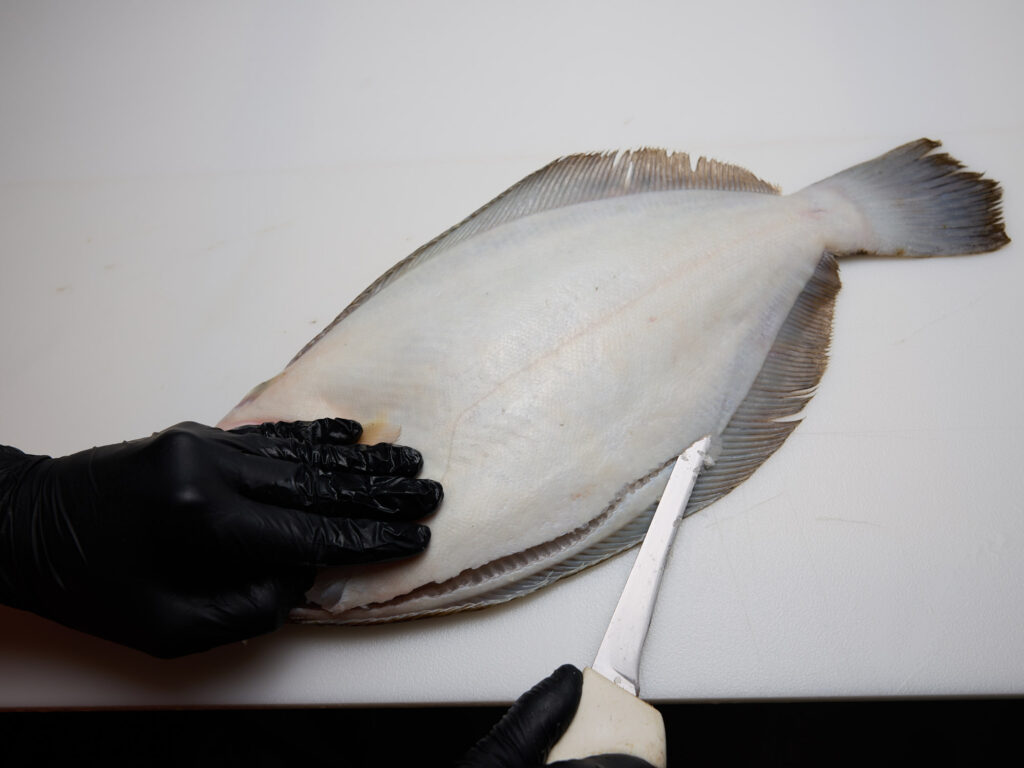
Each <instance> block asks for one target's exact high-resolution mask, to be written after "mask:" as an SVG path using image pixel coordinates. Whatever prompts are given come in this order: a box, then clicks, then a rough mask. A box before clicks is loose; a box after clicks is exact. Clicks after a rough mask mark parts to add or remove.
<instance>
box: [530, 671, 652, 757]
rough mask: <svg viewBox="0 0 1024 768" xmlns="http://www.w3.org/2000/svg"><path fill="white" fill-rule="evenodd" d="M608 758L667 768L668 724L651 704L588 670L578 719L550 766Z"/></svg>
mask: <svg viewBox="0 0 1024 768" xmlns="http://www.w3.org/2000/svg"><path fill="white" fill-rule="evenodd" d="M605 754H620V755H622V754H625V755H635V756H636V757H640V758H643V759H644V760H646V761H647V762H648V763H650V764H651V765H653V766H655V768H665V766H666V765H667V760H666V756H665V723H664V721H662V719H661V713H660V712H658V710H656V709H655V708H654V707H652V706H651V705H650V704H648V703H646V702H645V701H642V700H640V699H639V698H637V697H636V696H633V695H632V694H629V693H627V692H626V691H624V690H622V689H621V688H619V686H617V685H615V683H613V682H611V681H610V680H608V679H607V678H604V677H602V676H601V675H599V674H598V673H597V672H595V671H594V670H592V669H591V668H590V667H587V668H586V669H584V670H583V694H582V695H581V697H580V705H579V708H578V709H577V710H576V716H575V717H573V719H572V722H571V723H570V724H569V728H568V729H567V730H566V732H565V733H564V734H562V738H561V739H559V741H558V743H557V744H555V746H554V747H552V748H551V752H550V753H549V754H548V762H549V763H553V762H555V761H556V760H575V759H579V758H583V757H590V756H591V755H605Z"/></svg>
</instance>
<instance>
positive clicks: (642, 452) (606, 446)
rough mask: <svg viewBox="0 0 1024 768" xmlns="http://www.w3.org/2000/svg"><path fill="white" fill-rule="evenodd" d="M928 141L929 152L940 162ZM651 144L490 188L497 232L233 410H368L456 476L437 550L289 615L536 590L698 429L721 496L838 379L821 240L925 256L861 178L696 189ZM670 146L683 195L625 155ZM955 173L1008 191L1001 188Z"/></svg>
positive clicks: (650, 489)
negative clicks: (875, 202) (708, 437)
mask: <svg viewBox="0 0 1024 768" xmlns="http://www.w3.org/2000/svg"><path fill="white" fill-rule="evenodd" d="M918 144H920V142H919V143H918ZM910 146H914V145H908V147H910ZM932 146H933V145H928V146H926V147H919V149H920V151H918V152H917V155H918V156H921V157H923V159H918V160H916V161H915V162H917V163H919V164H921V165H927V164H928V163H929V161H933V162H931V163H930V165H931V166H936V167H938V166H940V165H941V163H940V162H934V161H935V160H936V158H940V159H941V158H944V157H945V156H936V155H927V154H926V153H927V152H928V151H930V149H931V148H932ZM902 149H904V151H906V148H902ZM898 151H900V150H897V151H896V152H898ZM644 152H645V153H646V154H644V155H641V153H636V154H635V156H634V155H629V154H623V155H616V156H585V158H589V165H588V164H587V163H585V162H584V161H583V160H581V161H580V162H581V163H583V164H584V165H586V166H587V167H588V168H589V167H596V166H599V165H601V164H602V163H603V166H605V167H607V168H606V170H605V171H602V173H606V175H607V176H608V178H607V179H605V178H604V177H602V178H601V179H600V180H599V181H598V182H594V181H593V179H590V178H588V179H586V180H585V183H584V182H578V181H577V180H578V179H579V178H580V173H581V171H579V170H575V171H573V170H572V169H568V170H562V171H560V172H559V173H560V174H561V175H558V174H556V173H555V171H558V169H557V168H555V171H552V170H551V168H553V167H555V166H550V167H549V169H545V170H546V172H547V173H548V176H549V179H548V183H549V187H550V188H552V189H555V188H556V187H555V186H554V185H553V183H554V182H559V183H561V184H562V188H563V190H564V189H565V188H566V187H569V192H568V193H565V192H562V193H561V197H558V199H557V200H556V201H555V202H556V204H554V205H552V206H548V205H547V204H545V203H544V202H543V201H541V202H539V203H538V202H537V199H536V196H537V195H538V194H541V193H542V192H543V190H537V189H530V188H528V187H529V185H527V184H526V182H524V183H523V185H519V186H518V187H516V188H513V190H512V192H517V191H518V194H519V197H522V198H523V199H524V200H526V202H525V203H524V202H522V201H521V200H517V199H516V194H511V195H508V196H506V199H504V200H503V199H502V198H499V199H498V200H497V201H495V202H494V203H492V204H491V206H489V207H487V208H485V209H482V210H483V211H484V217H486V216H487V215H490V216H491V217H492V219H493V220H492V221H491V222H489V223H484V224H482V223H481V221H482V218H481V216H480V215H478V216H477V217H476V218H475V219H474V218H471V219H469V220H467V222H468V223H464V224H463V225H462V227H463V228H464V229H465V231H463V232H460V231H459V229H455V230H453V231H451V232H449V233H448V234H447V235H446V236H445V237H442V238H441V239H439V240H438V241H435V242H434V243H432V244H430V245H428V246H427V247H426V248H425V249H421V251H423V252H417V254H414V256H413V257H412V258H410V260H407V263H405V264H404V265H403V266H402V267H401V268H400V269H397V270H396V271H394V273H392V274H390V275H389V276H387V277H386V278H385V279H384V280H383V281H381V282H380V283H379V284H377V285H376V286H374V287H373V288H372V289H371V290H370V291H369V292H368V293H367V294H366V295H365V296H364V297H361V299H359V300H357V302H356V304H355V305H354V306H353V307H352V308H350V309H349V310H347V311H346V313H343V315H342V317H341V318H340V322H336V323H334V324H332V326H331V327H330V328H329V330H328V331H327V332H326V333H324V334H322V335H321V336H320V337H318V339H317V340H315V343H313V344H312V345H311V346H309V347H308V348H307V349H306V350H304V351H303V352H302V353H301V354H300V355H299V356H298V357H297V358H296V359H295V360H294V361H293V362H292V363H291V364H290V365H289V366H288V367H287V368H286V369H285V370H284V371H283V372H282V373H281V374H280V375H278V376H277V377H276V378H274V379H272V380H271V381H270V382H268V383H266V384H265V385H261V387H260V388H258V389H257V390H255V391H254V393H253V394H252V395H250V396H249V397H248V398H247V399H246V400H244V401H243V402H242V403H241V404H240V405H239V406H238V407H237V408H236V409H235V410H234V411H232V412H231V414H229V415H228V416H227V417H226V418H225V420H224V421H223V422H222V423H221V426H223V427H232V426H237V425H240V424H245V423H254V422H261V421H290V420H310V419H315V418H320V417H324V416H339V417H346V418H351V419H355V420H357V421H359V422H361V423H362V424H363V425H364V429H365V434H364V438H363V439H364V441H366V442H376V441H378V440H387V441H394V442H400V443H402V444H406V445H411V446H414V447H416V448H418V449H419V450H420V451H421V452H422V453H423V456H424V467H423V476H425V477H430V478H433V479H436V480H439V481H440V482H441V483H442V485H443V486H444V488H445V501H444V503H443V505H442V507H441V509H440V510H439V511H438V512H437V513H436V514H435V515H434V516H433V517H432V518H430V519H429V520H428V521H426V522H428V524H429V525H430V527H431V531H432V536H431V543H430V546H429V549H428V550H427V552H426V553H425V554H424V555H422V556H419V557H416V558H413V559H411V560H405V561H399V562H394V563H388V564H382V565H375V566H360V567H351V568H339V569H327V570H325V571H324V572H323V573H322V574H321V576H320V578H319V579H318V581H317V584H316V586H315V587H314V589H313V590H312V591H311V592H310V594H309V595H308V598H309V600H310V606H308V607H307V608H304V609H299V610H298V611H297V612H296V614H295V617H296V618H298V619H300V620H318V621H331V622H333V621H338V622H351V621H356V622H359V621H387V620H395V619H401V618H410V617H415V616H420V615H430V614H433V613H447V612H451V611H455V610H461V609H464V608H473V607H479V606H481V605H486V604H489V603H493V602H501V601H503V600H506V599H509V598H511V597H514V596H516V595H518V594H523V593H526V592H529V591H532V590H533V589H535V588H537V587H539V586H542V585H543V584H545V583H548V582H549V581H552V580H554V579H556V578H558V577H560V576H562V575H565V574H566V573H569V572H572V571H574V570H577V569H578V568H580V567H583V566H585V565H588V564H590V563H591V562H596V561H597V560H600V559H602V558H603V557H606V556H608V555H610V554H613V553H614V552H616V551H619V550H621V549H622V548H624V547H626V546H629V545H631V544H633V543H635V542H636V541H637V540H638V539H639V538H640V537H641V536H642V533H643V529H644V525H645V521H646V518H645V514H646V513H648V511H649V510H650V509H651V508H652V506H653V505H654V504H656V502H657V500H658V497H659V495H660V493H661V491H662V489H663V487H664V483H665V481H666V479H667V475H668V472H669V469H670V467H671V463H672V462H673V460H674V459H675V457H676V456H677V455H678V453H679V452H680V451H681V450H682V449H683V448H685V447H686V446H687V445H688V444H689V443H691V442H692V441H693V440H695V439H696V438H698V437H700V436H701V435H703V434H706V433H711V434H712V435H714V436H715V438H716V444H715V447H714V449H713V451H712V455H713V456H717V457H718V459H719V461H720V462H724V464H722V465H721V466H722V467H723V469H721V471H720V472H719V475H721V476H722V477H720V478H718V479H716V477H715V475H714V473H713V472H712V471H709V473H708V474H709V478H708V479H707V483H709V484H714V483H718V485H720V486H721V487H718V486H715V487H711V486H710V485H709V486H708V489H707V490H706V491H705V493H704V496H703V497H701V496H700V494H697V497H698V503H697V504H695V505H694V508H697V507H698V506H703V505H704V504H706V503H709V502H710V501H713V500H714V498H717V497H718V496H720V495H722V493H725V492H727V491H728V490H729V489H730V488H731V487H734V485H735V484H736V483H737V482H740V481H742V479H743V478H745V477H746V476H748V475H749V474H750V472H752V471H753V469H754V468H756V466H757V465H758V464H759V463H760V462H761V461H763V460H764V458H766V457H767V456H768V455H770V453H771V452H772V451H774V450H775V448H777V447H778V444H781V442H782V441H783V440H784V439H785V435H787V434H788V433H789V430H790V429H791V428H792V425H791V424H785V422H786V421H788V420H789V418H788V417H790V416H791V415H792V414H795V413H796V412H797V411H798V410H799V408H800V407H801V406H802V405H803V403H804V402H806V399H807V398H808V397H809V396H810V394H811V393H812V392H813V387H814V386H815V385H816V384H817V380H818V378H819V377H820V375H821V371H822V370H823V369H824V365H825V350H826V348H827V340H828V330H829V327H830V320H831V311H832V300H833V299H834V295H835V291H836V290H838V281H837V280H836V279H835V261H834V260H833V259H832V258H831V256H829V255H827V254H830V253H834V254H844V253H852V252H861V251H867V252H878V253H894V252H896V251H898V250H901V249H905V250H906V252H908V253H911V254H913V255H918V253H919V252H920V247H919V245H920V244H915V243H902V242H900V241H899V240H900V237H901V236H904V235H906V239H908V240H913V237H912V236H910V234H908V232H907V231H904V230H913V227H911V226H905V225H904V224H903V223H902V222H901V221H900V216H901V215H902V214H901V213H900V212H899V211H898V210H897V211H894V209H893V206H892V205H891V201H890V204H889V205H881V204H880V205H879V207H877V210H876V208H873V207H872V205H871V204H867V205H866V204H865V203H864V202H863V200H862V198H863V197H864V195H865V188H866V182H862V181H861V180H860V175H858V174H851V173H849V172H848V173H847V174H846V177H845V178H844V175H843V174H840V175H838V176H836V177H834V178H833V180H826V182H822V183H820V184H818V185H815V186H812V187H809V188H807V189H806V190H803V191H802V192H800V193H797V194H795V195H791V196H785V197H783V196H779V195H777V194H772V193H771V190H770V188H769V187H768V185H765V184H763V182H759V181H757V180H756V179H754V178H753V177H752V176H750V175H749V174H746V175H745V176H744V175H743V174H744V173H745V172H742V171H740V170H739V169H733V168H732V167H731V166H718V167H717V168H716V169H711V170H710V171H709V170H707V169H706V166H705V172H704V173H703V174H702V173H701V169H700V167H699V168H698V169H697V171H696V172H692V171H690V172H689V173H690V177H689V180H687V179H684V178H683V177H684V176H685V175H686V172H687V171H689V160H688V159H685V156H679V155H676V156H667V155H664V154H657V153H653V152H652V151H644ZM891 154H893V153H891ZM658 157H661V158H667V159H665V160H663V163H665V164H669V165H671V164H672V163H674V164H675V165H676V166H678V167H679V168H681V167H682V166H681V165H680V163H681V162H683V160H684V159H685V166H686V169H684V170H681V171H678V173H677V176H678V178H677V179H676V181H675V184H674V186H676V187H681V188H667V189H666V188H662V189H658V188H657V187H658V186H659V185H661V186H664V183H663V182H661V181H658V182H652V181H650V180H649V179H648V180H647V181H646V182H645V181H644V179H647V178H648V177H651V178H655V177H656V176H657V172H656V171H651V172H649V171H646V170H644V169H641V170H640V171H637V170H636V169H634V168H631V166H632V165H633V164H634V162H636V163H639V162H640V161H641V160H642V159H644V158H647V159H650V158H654V160H653V161H652V162H651V167H653V168H655V169H657V168H659V167H661V166H659V163H658V160H657V158H658ZM883 159H884V157H883ZM569 160H572V159H571V158H570V159H569ZM562 162H563V163H564V162H566V161H562ZM875 162H880V161H875ZM556 165H557V164H556ZM947 165H948V164H947ZM942 167H943V168H945V167H946V166H942ZM609 168H610V170H607V169H609ZM721 169H725V170H726V171H727V172H730V173H731V172H735V174H739V175H738V176H736V177H735V178H739V180H740V183H737V182H736V180H735V178H734V176H735V174H734V176H728V174H727V176H728V178H726V180H725V181H722V180H721V179H720V178H719V177H716V176H715V173H717V172H719V171H721ZM584 170H585V169H584ZM677 170H678V169H677ZM946 170H947V176H948V175H949V174H951V173H952V171H950V170H948V168H947V169H946ZM953 170H955V166H954V167H953ZM541 173H543V172H541ZM896 173H897V175H899V171H897V172H896ZM902 173H903V175H904V176H906V175H907V172H906V171H903V172H902ZM552 174H554V175H552ZM645 174H646V175H645ZM861 175H863V174H861ZM933 175H934V174H933ZM958 176H963V177H966V176H971V177H972V178H971V182H972V183H973V184H974V185H975V186H979V187H980V186H984V187H985V189H986V190H988V192H989V193H990V196H991V195H992V194H994V195H995V196H996V199H995V202H992V201H991V200H989V201H988V203H987V209H989V210H990V211H991V209H992V208H993V206H995V205H997V203H998V190H997V189H995V192H992V189H993V188H994V185H992V183H991V182H987V181H978V180H977V178H976V176H975V175H973V174H965V173H960V174H955V175H954V176H953V177H954V178H955V177H958ZM531 178H533V177H531ZM694 178H696V179H697V182H700V183H704V184H705V185H706V186H711V187H715V186H717V187H720V188H711V189H706V188H694V187H695V186H696V182H694ZM709 178H710V179H712V181H711V182H708V181H707V180H708V179H709ZM716 178H719V180H718V181H717V182H716V181H715V179H716ZM527 181H529V180H527ZM574 183H578V185H579V187H581V188H582V189H581V191H579V192H578V193H577V192H574V191H573V190H572V188H571V185H572V184H574ZM645 184H646V186H645ZM524 185H526V187H527V188H523V186H524ZM588 185H589V186H588ZM616 185H618V186H616ZM535 186H537V185H536V184H535ZM669 186H672V182H671V181H670V182H669ZM737 186H738V187H741V188H743V189H756V190H758V191H736V189H735V188H736V187H737ZM549 187H544V189H548V188H549ZM528 195H533V196H532V197H527V196H528ZM948 204H949V203H948V202H946V203H944V205H946V206H948ZM514 205H519V206H520V208H521V209H522V210H524V211H525V215H520V214H519V212H518V211H515V210H513V211H510V210H508V208H509V206H514ZM502 206H504V207H505V208H504V209H503V208H502ZM989 218H990V219H991V218H992V217H991V216H990V217H989ZM996 223H997V224H998V222H996ZM989 224H991V222H989ZM914 226H917V225H914ZM990 228H991V226H990ZM915 231H916V230H915ZM453 233H454V236H453ZM999 233H1000V234H1001V226H1000V227H999ZM988 238H989V240H991V241H992V242H990V243H989V244H988V247H986V248H984V249H985V250H988V249H991V248H992V247H998V244H1001V242H1002V241H999V243H996V242H995V240H997V239H998V238H996V236H995V235H993V234H991V233H989V235H988ZM1003 241H1005V236H1003ZM927 245H928V243H925V246H927ZM950 247H953V246H950ZM956 247H957V248H962V247H963V246H962V244H956ZM915 249H916V250H915ZM980 249H981V248H975V249H974V250H980ZM930 250H931V251H932V252H949V251H948V250H947V251H938V249H937V248H935V247H932V248H930ZM925 252H927V251H925ZM812 284H813V285H814V286H815V287H814V288H813V290H811V294H813V295H810V296H809V295H808V291H809V286H811V285H812ZM801 302H803V303H801ZM794 307H798V310H799V311H797V310H794ZM798 314H799V315H801V316H800V317H796V315H798ZM803 315H806V317H803ZM780 334H783V335H784V336H785V337H786V338H785V339H784V340H783V341H782V342H780ZM797 335H799V339H798V340H797V341H792V338H796V336H797ZM791 337H792V338H791ZM801 345H803V346H801ZM783 347H785V348H783ZM794 347H800V350H798V352H797V353H792V352H791V348H794ZM794 354H795V355H796V357H793V355H794ZM787 356H789V357H787ZM790 358H793V359H790ZM766 360H767V361H769V363H770V364H771V365H769V367H772V366H775V364H776V363H777V364H778V366H777V367H779V368H780V370H779V371H777V372H776V371H774V370H768V369H766ZM773 361H774V362H773ZM805 368H806V369H807V370H804V369H805ZM796 369H799V370H796ZM759 377H760V378H759ZM755 382H758V384H757V386H756V387H755V386H754V385H755ZM752 387H753V389H754V390H756V392H752ZM774 390H780V391H778V392H774ZM762 401H764V402H762ZM737 414H740V415H739V416H737ZM779 417H783V418H779ZM731 422H732V427H730V423H731ZM738 422H743V423H738ZM746 422H750V425H749V426H748V425H746ZM754 422H757V423H754ZM780 423H781V425H780ZM723 436H724V437H723ZM730 462H732V463H731V464H730Z"/></svg>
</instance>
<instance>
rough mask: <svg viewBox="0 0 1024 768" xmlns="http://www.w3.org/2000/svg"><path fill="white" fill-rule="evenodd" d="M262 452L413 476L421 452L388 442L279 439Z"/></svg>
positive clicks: (326, 465)
mask: <svg viewBox="0 0 1024 768" xmlns="http://www.w3.org/2000/svg"><path fill="white" fill-rule="evenodd" d="M262 453H263V455H264V456H271V457H274V458H279V459H288V460H291V461H296V462H301V463H303V464H309V465H310V466H314V467H323V468H324V469H339V470H345V471H348V472H359V473H362V474H370V475H401V476H404V477H413V476H415V475H418V474H419V472H420V470H421V469H423V456H422V454H420V452H419V451H417V450H416V449H415V448H410V447H408V446H405V445H392V444H391V443H377V444H376V445H363V444H361V443H360V444H356V445H311V444H309V443H302V442H299V441H297V440H296V441H289V442H281V443H278V444H276V445H274V446H268V447H267V448H266V449H264V450H263V452H262Z"/></svg>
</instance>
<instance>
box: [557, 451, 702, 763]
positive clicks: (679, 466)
mask: <svg viewBox="0 0 1024 768" xmlns="http://www.w3.org/2000/svg"><path fill="white" fill-rule="evenodd" d="M710 443H711V437H710V436H705V437H702V438H701V439H700V440H698V441H697V442H695V443H694V444H693V445H691V446H690V447H689V448H687V449H686V450H685V451H684V452H683V454H682V455H681V456H680V457H679V458H678V459H676V463H675V466H674V467H673V468H672V474H671V475H670V476H669V479H668V485H667V486H666V487H665V492H664V493H663V494H662V496H661V501H659V502H658V508H657V509H656V510H655V512H654V517H653V518H651V525H650V527H649V528H648V529H647V535H646V536H645V537H644V542H643V544H642V545H641V546H640V553H639V554H638V555H637V556H636V561H635V562H634V563H633V570H631V571H630V572H629V578H628V579H626V586H625V587H624V588H623V590H622V595H621V596H620V597H619V602H618V605H616V606H615V611H614V613H612V618H611V621H610V622H609V624H608V630H607V631H606V632H605V635H604V639H603V640H602V641H601V646H600V648H598V651H597V656H596V657H595V658H594V664H593V665H592V666H590V667H587V668H586V669H584V670H583V693H582V695H581V697H580V704H579V707H578V708H577V710H576V714H575V716H574V717H573V720H572V722H571V723H570V724H569V728H568V729H567V730H566V732H565V733H564V734H563V735H562V738H561V739H559V741H558V742H557V743H556V744H555V746H554V747H552V748H551V752H550V753H549V754H548V762H549V763H553V762H555V761H556V760H571V759H578V758H584V757H589V756H591V755H602V754H609V753H618V754H628V755H636V756H637V757H641V758H643V759H644V760H646V761H647V762H649V763H651V765H654V766H656V767H657V768H664V766H665V765H666V759H667V758H666V753H665V724H664V722H663V721H662V719H661V714H660V713H659V712H658V710H656V709H655V708H654V707H652V706H651V705H650V704H647V703H646V702H644V701H642V700H641V699H640V698H638V694H639V688H640V652H641V651H642V650H643V645H644V640H645V639H646V638H647V629H648V627H650V625H651V616H652V614H653V612H654V601H655V600H656V599H657V597H658V586H659V585H660V584H661V576H662V574H663V573H664V571H665V563H666V561H667V560H668V552H669V549H670V548H671V547H672V540H673V539H674V538H675V533H676V528H678V526H679V522H680V521H681V520H682V517H683V510H685V509H686V503H687V501H689V499H690V493H691V492H692V491H693V485H694V483H696V482H697V475H698V474H700V470H701V468H702V467H703V465H704V458H705V456H707V452H708V447H709V445H710Z"/></svg>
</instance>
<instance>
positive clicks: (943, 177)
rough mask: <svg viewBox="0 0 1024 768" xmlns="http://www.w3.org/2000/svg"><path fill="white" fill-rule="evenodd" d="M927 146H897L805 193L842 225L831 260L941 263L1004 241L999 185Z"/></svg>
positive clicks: (933, 143) (831, 246)
mask: <svg viewBox="0 0 1024 768" xmlns="http://www.w3.org/2000/svg"><path fill="white" fill-rule="evenodd" d="M939 146H940V143H939V142H937V141H932V140H931V139H919V140H917V141H913V142H911V143H909V144H904V145H903V146H901V147H897V148H896V149H894V150H892V151H891V152H887V153H886V154H884V155H881V156H880V157H876V158H875V159H874V160H869V161H868V162H866V163H861V164H860V165H855V166H853V167H852V168H848V169H846V170H845V171H842V172H840V173H837V174H836V175H835V176H831V177H829V178H827V179H825V180H823V181H819V182H818V183H817V184H813V185H812V186H810V187H808V188H807V189H805V190H803V192H802V193H799V194H802V195H805V196H807V197H809V198H810V199H812V200H814V201H816V202H815V205H816V206H823V207H824V208H827V209H828V210H829V211H830V212H832V211H837V210H843V211H844V212H845V214H846V215H844V216H841V217H839V220H840V221H842V222H845V224H844V225H840V226H839V227H837V231H836V232H835V233H834V235H833V236H832V237H830V238H829V242H828V249H829V250H830V251H832V252H833V253H836V254H837V255H853V254H875V255H879V256H909V257H920V256H945V255H955V254H968V253H985V252H987V251H994V250H996V249H997V248H999V247H1001V246H1003V245H1005V244H1006V243H1008V242H1009V241H1010V238H1009V237H1007V235H1006V231H1005V230H1004V227H1003V216H1002V208H1001V201H1002V196H1003V193H1002V189H1000V187H999V184H998V182H996V181H993V180H992V179H985V178H982V175H981V174H980V173H974V172H973V171H965V170H962V169H963V167H964V166H963V165H962V164H961V163H960V162H959V161H958V160H956V159H954V158H953V157H950V156H949V155H948V154H945V153H935V152H934V150H935V149H937V148H938V147H939Z"/></svg>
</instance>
